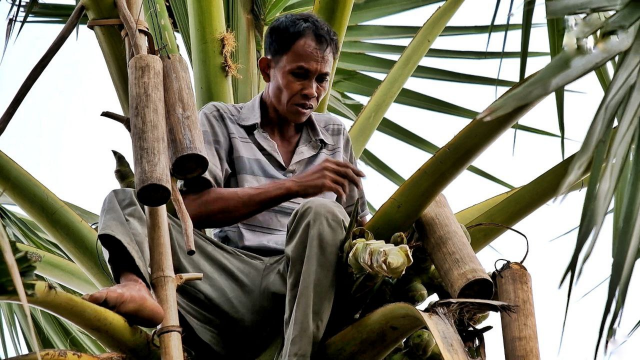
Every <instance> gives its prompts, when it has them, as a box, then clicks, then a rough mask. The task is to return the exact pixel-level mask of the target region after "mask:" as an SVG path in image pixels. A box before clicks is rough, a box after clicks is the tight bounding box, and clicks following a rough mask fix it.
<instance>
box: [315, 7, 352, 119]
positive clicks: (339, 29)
mask: <svg viewBox="0 0 640 360" xmlns="http://www.w3.org/2000/svg"><path fill="white" fill-rule="evenodd" d="M352 9H353V0H315V2H314V3H313V13H314V14H316V15H318V17H320V18H321V19H323V20H324V21H326V22H327V24H329V25H330V26H331V28H332V29H333V30H334V31H335V32H336V35H337V36H338V49H341V48H342V42H343V41H344V35H345V33H346V32H347V25H349V18H350V17H351V10H352ZM339 56H340V54H338V58H339ZM338 58H337V59H335V60H334V62H333V68H332V69H331V76H330V77H329V83H328V87H327V88H328V89H331V84H333V76H334V74H335V72H336V67H337V66H338ZM328 105H329V97H328V96H325V97H324V99H322V101H320V104H318V108H317V110H316V111H317V112H326V111H327V106H328Z"/></svg>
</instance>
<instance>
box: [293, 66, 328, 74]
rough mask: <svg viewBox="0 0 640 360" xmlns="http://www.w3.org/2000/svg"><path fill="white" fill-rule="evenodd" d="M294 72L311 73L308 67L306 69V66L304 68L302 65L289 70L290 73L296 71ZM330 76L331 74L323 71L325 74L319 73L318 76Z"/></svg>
mask: <svg viewBox="0 0 640 360" xmlns="http://www.w3.org/2000/svg"><path fill="white" fill-rule="evenodd" d="M296 70H297V71H299V70H304V71H307V72H311V70H310V69H309V68H308V67H306V66H304V65H302V64H300V65H296V67H294V68H293V69H291V71H296ZM330 74H331V72H329V71H325V72H322V73H320V75H330Z"/></svg>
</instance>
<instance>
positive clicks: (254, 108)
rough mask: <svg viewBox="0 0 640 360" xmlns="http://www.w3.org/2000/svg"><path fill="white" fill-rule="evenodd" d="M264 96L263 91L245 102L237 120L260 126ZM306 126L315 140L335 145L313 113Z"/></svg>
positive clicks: (244, 123) (242, 124) (243, 124)
mask: <svg viewBox="0 0 640 360" xmlns="http://www.w3.org/2000/svg"><path fill="white" fill-rule="evenodd" d="M261 98H262V92H261V93H260V94H258V95H256V96H255V97H254V98H253V99H251V100H250V101H249V102H248V103H246V104H244V106H243V107H242V110H241V111H240V115H239V116H238V118H237V120H236V122H237V123H238V125H241V126H251V125H254V126H256V127H257V126H259V125H260V99H261ZM305 124H306V128H307V129H308V130H309V135H311V138H312V139H313V140H315V141H322V142H324V143H325V144H329V145H334V143H333V140H332V139H331V135H329V133H327V131H326V130H325V129H323V128H321V127H320V126H318V123H317V122H316V119H315V118H314V116H313V113H312V114H311V115H310V116H309V118H308V119H307V121H305Z"/></svg>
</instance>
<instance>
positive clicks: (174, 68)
mask: <svg viewBox="0 0 640 360" xmlns="http://www.w3.org/2000/svg"><path fill="white" fill-rule="evenodd" d="M162 64H163V68H164V101H165V112H166V116H167V138H168V140H169V156H170V158H171V159H170V160H171V174H173V176H174V177H175V178H177V179H181V180H185V179H191V178H194V177H197V176H200V175H202V174H204V173H205V171H207V168H208V167H209V161H208V160H207V157H206V155H205V150H204V140H203V137H202V130H201V129H200V126H199V124H198V110H197V109H196V99H195V96H194V94H193V88H192V87H191V77H190V75H189V67H188V65H187V62H186V61H185V60H184V58H183V57H182V56H180V55H177V54H176V55H171V57H167V56H162Z"/></svg>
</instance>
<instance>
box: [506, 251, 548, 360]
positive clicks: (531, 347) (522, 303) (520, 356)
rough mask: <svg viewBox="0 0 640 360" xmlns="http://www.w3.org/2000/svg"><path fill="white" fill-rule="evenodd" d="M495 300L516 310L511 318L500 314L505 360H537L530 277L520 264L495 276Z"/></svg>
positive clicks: (508, 265)
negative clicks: (496, 296)
mask: <svg viewBox="0 0 640 360" xmlns="http://www.w3.org/2000/svg"><path fill="white" fill-rule="evenodd" d="M496 282H497V284H498V298H499V300H500V301H504V302H506V303H509V304H511V305H515V306H516V312H515V314H505V313H502V314H500V318H501V320H502V339H503V342H504V354H505V358H506V360H537V359H540V349H539V347H538V333H537V330H536V316H535V312H534V308H533V291H532V288H531V275H529V272H528V271H527V269H526V268H525V267H524V266H523V265H522V264H520V263H507V264H506V265H505V266H503V267H502V269H500V271H499V272H497V273H496Z"/></svg>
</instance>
